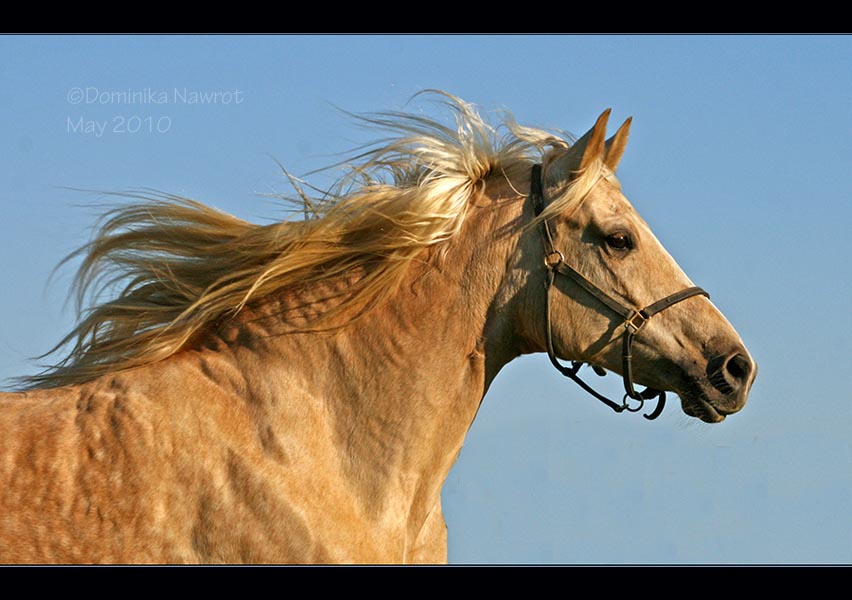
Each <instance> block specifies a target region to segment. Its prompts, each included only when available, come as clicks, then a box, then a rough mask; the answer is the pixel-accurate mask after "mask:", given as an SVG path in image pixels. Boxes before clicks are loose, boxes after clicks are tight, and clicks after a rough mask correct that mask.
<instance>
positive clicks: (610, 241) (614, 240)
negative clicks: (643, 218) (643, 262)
mask: <svg viewBox="0 0 852 600" xmlns="http://www.w3.org/2000/svg"><path fill="white" fill-rule="evenodd" d="M606 243H607V246H609V247H610V248H612V249H613V250H629V249H631V248H632V247H633V241H632V240H631V239H630V234H628V233H627V232H624V231H616V232H615V233H613V234H610V235H608V236H606Z"/></svg>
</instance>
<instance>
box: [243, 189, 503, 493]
mask: <svg viewBox="0 0 852 600" xmlns="http://www.w3.org/2000/svg"><path fill="white" fill-rule="evenodd" d="M470 210H471V212H470V214H469V216H468V218H467V219H466V222H465V224H464V226H463V231H462V232H461V235H460V236H459V239H458V240H456V241H453V242H451V243H450V246H449V247H448V248H446V254H445V255H444V256H443V257H441V258H440V259H439V260H438V262H437V264H435V263H434V261H430V263H426V264H414V265H412V267H411V269H410V273H409V274H408V275H407V277H406V279H405V280H404V281H403V282H402V284H401V285H399V287H398V289H397V290H396V292H394V294H393V295H392V296H391V298H390V299H389V300H387V301H386V302H384V303H383V304H382V305H381V306H379V307H377V308H374V309H373V310H372V311H370V312H368V313H367V314H365V315H363V316H361V317H360V318H359V319H357V320H355V321H353V322H352V323H350V324H348V325H346V326H343V327H341V328H339V329H335V330H332V331H331V332H326V333H299V334H292V333H291V334H288V335H275V333H276V332H275V331H267V332H265V334H264V332H263V331H260V330H258V329H257V328H262V327H263V326H262V325H261V324H262V323H263V322H264V321H266V322H270V321H271V322H274V321H273V320H271V319H261V320H257V319H250V320H247V324H246V325H244V327H245V328H246V329H245V332H250V333H249V334H248V335H246V333H243V334H241V335H234V336H231V337H232V339H234V340H239V339H240V338H241V337H242V339H243V340H248V344H249V345H251V346H252V348H251V352H250V355H251V356H252V358H251V360H252V361H253V363H254V364H253V365H252V368H251V373H252V376H253V377H255V378H257V379H258V381H255V382H251V384H253V385H257V386H262V387H264V388H265V390H266V391H265V392H264V394H266V395H268V394H270V393H273V394H275V395H277V396H278V398H277V399H276V400H275V402H274V404H275V406H277V407H278V410H279V411H280V414H282V415H289V417H288V418H282V419H281V420H280V421H279V424H280V427H281V428H284V429H285V431H282V432H281V435H286V436H297V435H298V433H297V432H295V431H294V429H295V428H297V427H298V423H294V422H293V420H292V419H293V418H294V417H293V415H295V414H300V415H304V413H305V411H316V412H317V413H322V416H317V417H316V418H317V419H318V421H322V422H321V423H320V424H319V427H320V428H323V427H324V428H326V429H327V430H328V431H327V433H328V438H326V439H325V441H318V440H316V439H314V440H311V441H309V442H306V443H309V444H323V443H326V444H332V445H333V446H334V448H333V449H332V450H329V452H330V454H331V455H332V456H335V455H336V456H339V457H341V460H342V461H343V462H344V463H345V464H343V466H342V467H341V468H342V470H343V471H344V475H346V476H347V477H348V478H349V479H351V481H352V482H353V484H354V485H356V486H357V487H358V488H360V490H359V491H360V492H361V493H360V494H359V495H361V496H362V497H368V498H371V499H372V501H374V502H378V503H379V504H381V503H382V502H383V500H384V499H385V498H386V497H388V496H391V495H393V494H395V495H396V496H395V497H394V499H395V500H399V494H400V493H402V494H403V495H405V494H410V495H411V497H410V498H409V500H408V501H410V502H411V503H413V504H414V505H416V504H417V503H418V502H420V501H422V502H427V501H428V500H427V498H432V501H434V499H435V497H436V496H437V494H439V493H440V487H441V485H442V484H443V480H444V478H445V477H446V475H447V473H448V472H449V469H450V467H451V466H452V463H453V462H454V460H455V458H456V456H457V454H458V452H459V450H460V449H461V445H462V442H463V440H464V436H465V434H466V433H467V430H468V428H469V427H470V425H471V423H472V422H473V418H474V417H475V415H476V411H477V409H478V407H479V403H480V401H481V400H482V397H483V395H484V394H485V391H486V390H487V387H488V385H489V383H490V381H491V379H493V377H494V376H495V375H496V373H497V371H498V370H499V368H500V366H502V364H505V362H507V361H508V360H510V359H511V358H513V357H514V356H515V355H517V351H515V350H514V349H512V348H506V347H505V345H506V344H507V340H509V339H510V337H511V336H508V335H506V332H505V331H504V324H505V323H506V322H507V318H506V315H501V314H498V313H499V311H497V313H495V310H494V302H495V298H496V297H497V296H498V290H499V289H500V288H501V286H502V285H504V275H505V273H506V270H507V264H508V260H509V256H510V255H511V253H512V252H513V249H514V246H515V244H516V243H517V240H516V239H515V237H516V236H506V235H499V234H498V233H497V232H505V231H506V230H507V226H508V225H509V223H511V222H512V221H513V217H515V218H516V217H517V216H518V215H517V214H515V215H512V214H510V213H519V212H520V206H519V205H518V203H517V202H515V203H503V204H502V205H501V206H500V207H495V206H493V205H492V206H486V207H484V208H476V207H472V208H471V209H470ZM260 310H261V312H267V313H268V314H270V315H274V314H281V312H288V311H289V312H290V314H292V311H291V310H290V307H287V306H285V307H282V306H280V305H278V304H275V303H271V304H270V305H269V306H267V307H261V308H260ZM272 329H274V327H272ZM238 354H239V353H238ZM261 362H262V363H264V364H263V366H262V367H261V366H259V365H260V363H261ZM270 382H278V384H277V385H279V386H280V388H281V389H279V390H277V391H270V390H269V389H268V388H269V386H270V385H272V384H270ZM261 395H263V394H261ZM294 404H304V405H305V406H302V407H300V408H298V409H296V408H294ZM300 418H304V416H302V417H300ZM311 418H313V417H311ZM315 433H316V432H315ZM317 452H318V454H319V455H321V454H322V452H324V450H317ZM403 488H406V489H403ZM417 497H420V498H421V500H418V499H417ZM405 501H406V500H403V502H405ZM430 508H431V506H421V507H420V509H419V510H428V509H430ZM411 510H417V508H416V506H415V507H414V508H412V509H411Z"/></svg>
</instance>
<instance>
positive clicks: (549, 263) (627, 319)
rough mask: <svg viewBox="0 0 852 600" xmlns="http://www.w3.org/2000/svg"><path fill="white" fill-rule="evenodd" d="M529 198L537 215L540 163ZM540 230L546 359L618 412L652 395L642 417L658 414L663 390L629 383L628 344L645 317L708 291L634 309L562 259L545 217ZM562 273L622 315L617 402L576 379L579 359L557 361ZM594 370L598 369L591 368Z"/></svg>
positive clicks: (540, 194) (684, 293) (688, 292)
mask: <svg viewBox="0 0 852 600" xmlns="http://www.w3.org/2000/svg"><path fill="white" fill-rule="evenodd" d="M530 199H531V200H532V204H533V208H534V210H535V215H536V216H539V215H541V213H542V211H543V210H544V194H543V192H542V183H541V165H533V167H532V173H531V175H530ZM541 233H542V238H543V241H544V264H545V267H546V268H547V284H546V291H545V293H546V294H547V300H546V302H545V305H546V308H545V321H546V328H547V331H546V336H545V339H546V342H547V355H548V357H549V358H550V362H551V363H553V366H554V367H556V369H557V370H559V372H560V373H562V374H563V375H564V376H565V377H568V378H570V379H571V380H573V381H574V382H575V383H577V384H578V385H579V386H580V387H582V388H583V389H584V390H585V391H587V392H588V393H589V394H591V395H592V396H594V397H595V398H597V399H598V400H600V401H601V402H603V403H604V404H606V405H607V406H609V407H610V408H612V409H613V410H614V411H615V412H622V411H624V410H628V411H630V412H637V411H639V410H642V407H643V406H644V404H645V400H650V399H652V398H659V400H658V401H657V406H656V408H655V409H654V410H653V411H652V412H651V413H650V414H646V415H644V417H645V418H646V419H649V420H651V419H656V418H657V417H658V416H660V414H662V412H663V409H664V408H665V403H666V392H665V391H664V390H655V389H651V388H645V389H644V390H642V391H641V392H637V391H636V389H635V388H634V386H633V365H632V358H633V356H632V346H633V340H634V338H635V337H636V335H637V334H638V333H639V332H640V331H642V328H643V327H644V326H645V324H646V323H647V322H648V320H649V319H650V318H651V317H653V316H654V315H655V314H657V313H659V312H662V311H664V310H665V309H667V308H669V307H671V306H674V305H675V304H677V303H678V302H682V301H683V300H686V299H687V298H691V297H693V296H706V297H708V298H709V297H710V294H708V293H707V292H705V291H704V290H703V289H701V288H700V287H690V288H686V289H683V290H681V291H679V292H675V293H674V294H671V295H669V296H666V297H665V298H663V299H661V300H657V301H656V302H654V303H652V304H649V305H648V306H646V307H645V308H642V309H638V310H637V309H635V308H631V307H629V306H626V305H624V304H623V303H622V302H620V301H619V300H616V299H615V298H613V297H612V296H611V295H609V294H607V293H606V292H605V291H603V290H602V289H601V288H599V287H598V286H597V285H595V284H594V283H592V282H591V281H589V280H588V279H587V278H586V277H584V276H583V275H582V274H581V273H580V272H579V271H577V270H576V269H574V268H573V267H571V266H570V265H568V264H567V263H566V262H565V255H563V254H562V252H560V251H559V250H557V249H556V248H555V247H554V245H553V236H552V234H551V232H550V225H549V224H548V222H547V220H542V221H541ZM557 273H558V274H560V275H564V276H566V277H568V278H569V279H571V280H572V281H573V282H574V283H576V284H577V285H578V286H580V287H581V288H583V290H585V291H586V292H588V293H589V294H590V295H592V296H594V297H595V298H597V299H598V300H599V301H600V302H601V303H602V304H603V305H605V306H606V307H607V308H609V309H610V310H611V311H612V312H614V313H615V314H617V315H619V316H620V317H621V318H622V319H624V323H623V325H624V337H623V340H624V341H623V345H622V350H621V366H622V374H623V375H622V377H623V379H624V391H625V394H624V398H623V399H622V401H621V403H617V402H615V401H613V400H610V399H609V398H607V397H606V396H604V395H602V394H601V393H599V392H597V391H595V390H594V389H592V387H591V386H589V384H587V383H586V382H585V381H583V380H582V379H580V377H579V376H578V375H577V372H578V371H579V370H580V367H581V366H582V365H583V363H582V362H578V361H573V362H572V363H571V366H570V367H568V366H565V365H563V364H561V363H560V362H559V359H558V358H556V352H555V351H554V349H553V326H552V323H551V316H550V288H551V287H553V283H554V281H555V279H556V274H557ZM595 371H596V372H598V369H597V368H596V369H595ZM599 374H603V371H600V372H599ZM628 398H631V399H633V400H637V401H638V405H636V406H632V407H631V406H630V405H629V404H628V401H627V399H628Z"/></svg>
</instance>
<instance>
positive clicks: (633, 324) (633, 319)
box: [624, 310, 649, 335]
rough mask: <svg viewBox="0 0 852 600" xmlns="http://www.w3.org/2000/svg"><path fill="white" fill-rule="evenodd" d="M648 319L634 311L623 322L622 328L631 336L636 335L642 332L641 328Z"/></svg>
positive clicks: (639, 312)
mask: <svg viewBox="0 0 852 600" xmlns="http://www.w3.org/2000/svg"><path fill="white" fill-rule="evenodd" d="M648 318H649V317H646V316H645V315H643V314H642V312H641V311H638V310H634V311H633V314H632V315H630V316H629V317H627V320H626V321H624V327H625V329H627V331H629V332H630V333H632V334H633V335H636V334H637V333H639V332H640V331H641V330H642V328H643V327H644V326H645V323H647V322H648ZM637 320H638V323H637Z"/></svg>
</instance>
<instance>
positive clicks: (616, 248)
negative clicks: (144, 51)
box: [0, 95, 757, 563]
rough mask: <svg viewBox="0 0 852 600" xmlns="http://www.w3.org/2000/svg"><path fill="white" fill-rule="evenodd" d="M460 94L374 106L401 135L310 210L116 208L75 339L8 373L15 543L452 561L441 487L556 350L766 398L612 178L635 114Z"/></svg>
mask: <svg viewBox="0 0 852 600" xmlns="http://www.w3.org/2000/svg"><path fill="white" fill-rule="evenodd" d="M443 103H444V104H445V105H446V106H448V107H449V108H450V109H451V112H452V114H453V115H454V118H455V123H454V125H453V126H452V127H447V126H444V125H441V124H439V123H438V122H435V121H432V120H429V119H426V118H425V117H423V116H422V115H413V114H406V113H380V114H377V115H373V116H369V117H365V118H366V119H367V120H368V121H369V122H371V123H372V124H374V125H376V126H378V127H379V128H382V129H385V130H392V131H393V132H394V133H395V137H391V138H389V139H390V141H388V139H385V141H384V142H383V143H382V144H381V145H376V146H373V147H372V148H371V149H369V150H368V151H366V152H365V153H362V154H361V155H360V156H359V157H358V159H357V160H356V161H355V162H354V163H352V164H353V166H352V171H351V174H350V176H347V177H345V178H344V181H343V184H342V185H341V186H340V187H336V188H334V190H333V192H334V193H330V194H329V195H327V196H325V197H324V198H323V199H321V200H316V199H315V200H311V199H310V198H308V197H307V196H306V195H304V194H303V193H302V192H301V191H299V193H300V194H301V201H302V202H304V204H305V210H307V211H308V212H309V214H308V215H307V218H304V219H293V220H291V221H287V222H281V223H275V224H271V225H265V226H259V225H254V224H251V223H247V222H245V221H243V220H240V219H237V218H235V217H232V216H230V215H227V214H224V213H222V212H219V211H216V210H214V209H211V208H209V207H207V206H204V205H202V204H199V203H196V202H193V201H190V200H187V199H183V198H177V197H171V196H154V197H146V198H141V199H140V198H136V200H137V201H139V202H136V203H125V204H121V205H119V206H118V207H117V208H116V209H114V210H113V211H112V212H110V213H108V214H107V216H106V217H105V220H104V221H103V222H102V224H101V227H100V229H99V231H98V234H97V235H96V237H95V238H93V241H92V242H91V243H90V244H88V245H87V246H86V247H84V248H83V249H82V250H81V251H80V252H79V255H80V256H82V257H83V260H82V265H81V267H80V271H79V274H78V278H77V280H76V283H77V286H78V290H77V291H78V292H79V293H80V295H81V297H92V298H93V305H92V306H91V307H90V308H89V309H88V310H86V311H84V312H82V313H81V318H80V321H79V322H78V325H77V326H76V328H75V329H74V330H73V331H72V332H71V333H70V334H69V336H68V337H67V338H66V339H65V340H64V341H63V342H62V343H61V344H60V346H59V347H58V348H59V349H60V350H61V349H62V348H66V350H65V354H64V358H62V359H61V360H59V361H58V362H57V363H56V364H55V366H53V367H52V368H50V369H48V370H47V371H45V372H43V373H41V374H39V375H35V376H33V377H30V378H28V379H26V380H25V383H26V389H25V391H20V392H17V393H8V394H3V395H2V396H0V427H2V433H0V456H2V461H0V482H2V485H0V561H3V562H40V563H41V562H60V563H72V562H86V563H88V562H107V563H138V562H154V563H178V562H227V563H231V562H275V563H279V562H297V563H313V562H336V563H353V562H354V563H376V562H378V563H391V562H443V561H446V556H447V554H446V552H447V543H446V525H445V523H444V518H443V516H442V513H441V487H442V485H443V483H444V480H445V478H446V476H447V474H448V472H449V470H450V468H451V466H452V465H453V462H454V461H455V459H456V457H457V455H458V454H459V451H460V449H461V447H462V442H463V441H464V438H465V434H466V433H467V431H468V428H469V427H470V425H471V423H472V422H473V419H474V417H475V415H476V412H477V409H478V407H479V404H480V402H481V401H482V399H483V396H484V395H485V393H486V391H487V390H488V387H489V385H490V384H491V382H492V381H493V380H494V377H495V376H496V375H497V373H498V371H500V369H501V368H502V367H503V366H504V365H505V364H507V363H508V362H509V361H511V360H512V359H513V358H515V357H517V356H519V355H521V354H525V353H531V352H544V351H546V350H547V349H548V347H550V349H551V354H552V356H553V360H554V362H556V360H557V358H559V359H564V360H573V361H577V362H584V363H589V364H592V365H594V366H595V369H596V370H602V369H608V370H611V371H614V372H617V373H621V374H622V375H624V378H625V386H626V388H627V391H628V395H627V396H626V397H625V401H626V402H627V403H634V402H642V401H643V400H644V399H646V398H650V397H651V396H655V395H659V394H660V392H661V391H663V390H670V391H674V392H676V393H677V394H678V395H679V396H680V398H681V402H682V406H683V410H684V411H685V412H686V413H687V414H689V415H692V416H695V417H698V418H700V419H701V420H703V421H706V422H717V421H721V420H722V419H724V418H725V416H726V415H729V414H731V413H734V412H736V411H738V410H740V409H741V408H742V407H743V405H744V404H745V402H746V397H747V396H748V392H749V389H750V387H751V384H752V381H753V379H754V377H755V373H756V370H757V369H756V367H755V364H754V362H753V361H752V359H751V357H750V355H749V353H748V351H747V350H746V349H745V346H744V345H743V342H742V341H741V340H740V337H739V336H738V335H737V333H736V332H735V331H734V329H733V328H732V327H731V325H730V324H729V323H728V321H726V320H725V318H724V317H723V316H722V314H721V313H720V312H719V311H718V310H717V309H716V308H715V306H714V305H713V304H712V303H711V302H710V300H709V299H708V298H707V297H706V294H704V292H703V290H700V289H698V288H694V287H693V286H692V283H691V282H690V281H689V279H688V278H687V277H686V275H684V273H683V272H682V271H681V269H680V268H679V267H678V266H677V264H676V263H675V261H674V260H673V259H672V258H671V257H670V256H669V255H668V254H667V252H666V251H665V250H664V249H663V247H662V246H661V244H660V243H659V242H658V241H657V239H656V238H655V237H654V235H653V234H652V233H651V230H650V229H649V228H648V225H647V224H646V223H645V222H644V221H643V220H642V219H641V218H640V217H639V215H638V214H637V213H636V211H635V210H634V209H633V207H632V206H631V205H630V204H629V203H628V201H627V199H626V198H625V197H624V195H623V194H622V191H621V186H620V185H619V182H618V180H617V179H616V178H615V176H614V172H615V169H616V166H617V164H618V162H619V160H620V158H621V156H622V153H623V151H624V147H625V144H626V142H627V135H628V129H629V124H630V123H629V120H628V122H625V124H624V125H623V126H622V127H621V128H620V129H619V130H618V132H617V133H616V134H615V135H614V136H613V137H612V138H611V139H609V140H605V129H606V122H607V118H608V115H609V112H608V111H607V112H605V113H603V115H601V117H600V118H599V119H598V121H597V123H596V124H595V125H594V127H593V128H592V129H591V130H590V131H589V132H588V133H587V134H586V135H584V136H582V137H581V138H580V139H578V140H577V141H576V142H574V143H573V144H571V143H569V142H568V141H566V140H565V139H563V138H562V137H560V136H558V135H556V134H553V133H549V132H545V131H543V130H539V129H533V128H529V127H523V126H520V125H517V124H515V123H514V121H512V120H511V119H506V120H504V122H503V123H502V124H499V125H496V126H495V125H491V124H489V123H488V122H487V121H486V120H485V119H483V118H482V117H481V116H480V115H479V114H478V112H477V111H476V110H475V109H474V108H473V107H472V106H471V105H468V104H466V103H464V102H462V101H461V100H458V99H456V98H454V97H452V96H448V95H444V97H443ZM539 163H540V164H539ZM294 185H295V187H296V189H297V191H298V190H299V184H298V183H297V182H294ZM87 292H94V295H93V296H89V295H87ZM100 292H107V293H111V294H112V297H111V298H109V297H104V294H102V293H100ZM661 299H662V301H661V302H658V301H659V300H661ZM642 307H645V308H644V309H642ZM652 317H653V318H652ZM628 338H629V340H628ZM557 364H559V363H558V362H557ZM562 368H563V369H564V371H565V372H566V373H567V374H570V373H571V372H575V371H576V369H575V368H573V367H562ZM634 380H635V382H636V383H637V384H638V383H642V384H644V385H647V386H649V389H650V390H651V392H650V393H647V392H636V391H635V390H633V384H634ZM632 406H633V407H636V404H633V405H632ZM616 408H617V409H618V410H620V408H621V405H618V406H616Z"/></svg>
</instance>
